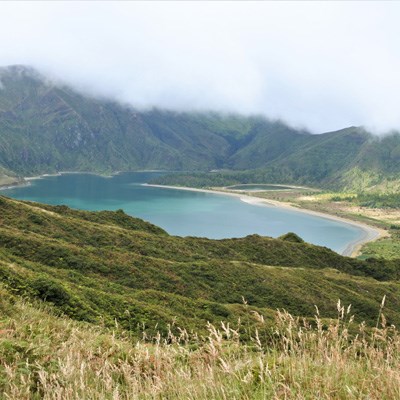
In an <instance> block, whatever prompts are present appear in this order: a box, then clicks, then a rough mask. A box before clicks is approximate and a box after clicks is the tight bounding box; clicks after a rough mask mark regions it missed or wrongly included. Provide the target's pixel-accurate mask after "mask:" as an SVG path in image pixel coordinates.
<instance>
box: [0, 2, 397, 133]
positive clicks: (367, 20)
mask: <svg viewBox="0 0 400 400" xmlns="http://www.w3.org/2000/svg"><path fill="white" fill-rule="evenodd" d="M399 19H400V3H396V2H380V3H379V2H147V3H145V2H68V3H67V2H53V3H50V2H42V3H41V2H13V3H11V2H9V3H1V4H0V35H1V36H0V37H1V38H2V39H1V49H2V51H1V54H0V64H2V65H10V64H27V65H32V66H34V67H36V68H38V69H39V70H40V71H42V72H43V73H44V74H46V75H48V76H50V77H51V78H53V79H56V80H58V81H62V82H64V83H68V84H70V85H73V86H75V87H76V88H78V89H79V90H81V91H85V92H88V93H90V94H93V95H100V96H106V97H111V98H113V99H117V100H119V101H122V102H128V103H130V104H132V105H134V106H136V107H151V106H158V107H164V108H170V109H174V110H218V111H225V112H240V113H245V114H252V113H257V114H263V115H266V116H267V117H270V118H280V119H283V120H285V121H287V122H288V123H290V124H292V125H296V126H302V127H306V128H308V129H311V130H312V131H314V132H316V133H318V132H324V131H329V130H335V129H340V128H343V127H346V126H350V125H364V126H366V127H367V128H369V129H372V130H374V131H376V132H386V131H389V130H392V129H398V130H400V113H399V112H398V104H400V74H399V72H398V71H400V46H398V38H399V37H400V25H399V24H398V21H399Z"/></svg>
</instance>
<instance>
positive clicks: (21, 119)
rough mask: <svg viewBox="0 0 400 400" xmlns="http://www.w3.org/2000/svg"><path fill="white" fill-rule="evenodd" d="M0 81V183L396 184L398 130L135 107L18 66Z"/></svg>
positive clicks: (387, 187) (384, 187) (2, 72)
mask: <svg viewBox="0 0 400 400" xmlns="http://www.w3.org/2000/svg"><path fill="white" fill-rule="evenodd" d="M0 81H1V90H0V184H8V183H10V182H11V181H15V176H27V175H35V174H40V173H52V172H56V171H88V172H89V171H90V172H99V173H110V172H115V171H132V170H141V169H162V170H170V171H186V172H190V176H186V177H174V178H168V179H170V180H169V182H170V183H180V182H184V183H185V184H187V182H189V183H191V184H193V185H194V186H202V185H205V186H207V185H208V186H210V185H213V184H215V183H222V184H229V183H238V182H241V183H246V182H256V183H257V182H279V183H298V184H307V185H314V186H322V187H330V188H335V189H346V190H350V189H352V190H357V191H364V190H373V191H374V190H375V191H393V190H397V189H398V187H399V186H400V179H399V176H400V175H399V174H400V135H399V134H398V133H392V134H391V135H388V136H385V137H383V138H381V139H379V138H376V137H373V136H372V135H371V134H369V133H368V132H366V131H365V130H363V129H362V128H356V127H350V128H346V129H342V130H340V131H337V132H328V133H323V134H320V135H311V134H309V133H307V132H305V131H299V130H296V129H293V128H290V127H288V126H287V125H285V124H284V123H283V122H280V121H269V120H267V119H265V118H263V117H257V116H253V117H245V116H240V115H219V114H217V113H211V112H210V113H179V112H172V111H163V110H157V109H153V110H148V111H140V110H135V109H133V108H131V107H128V106H123V105H120V104H117V103H115V102H112V101H108V100H104V99H95V98H93V97H89V96H85V95H82V94H80V93H78V92H76V91H74V90H73V89H71V88H68V87H65V86H60V85H56V84H53V83H51V82H50V81H48V80H46V79H45V77H43V76H41V75H40V74H39V73H38V72H36V71H34V70H33V69H31V68H28V67H23V66H13V67H4V68H0ZM211 170H220V171H221V172H220V173H219V174H218V175H215V174H209V173H207V172H208V171H211ZM195 171H196V172H200V173H201V174H200V175H198V174H195V175H194V176H193V173H194V172H195ZM13 177H14V178H13Z"/></svg>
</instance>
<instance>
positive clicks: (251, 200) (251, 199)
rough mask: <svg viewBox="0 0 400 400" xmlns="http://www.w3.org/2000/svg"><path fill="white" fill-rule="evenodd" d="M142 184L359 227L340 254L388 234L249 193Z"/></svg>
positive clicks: (352, 253) (354, 254)
mask: <svg viewBox="0 0 400 400" xmlns="http://www.w3.org/2000/svg"><path fill="white" fill-rule="evenodd" d="M142 186H149V187H157V188H161V189H175V190H187V191H192V192H202V193H211V194H219V195H225V196H231V197H236V198H239V200H241V201H243V202H245V203H248V204H252V205H257V206H273V207H279V208H284V209H287V210H291V211H297V212H302V213H304V214H308V215H314V216H316V217H320V218H325V219H329V220H332V221H335V222H342V223H345V224H347V225H351V226H354V227H357V228H359V229H361V231H362V232H363V235H362V237H361V238H359V239H357V240H354V241H353V242H351V243H349V244H348V245H347V247H346V248H345V249H344V250H343V251H342V252H341V253H340V254H341V255H342V256H347V257H353V258H355V257H357V256H358V255H359V253H360V249H361V247H362V246H363V245H364V244H365V243H368V242H373V241H375V240H378V239H381V238H383V237H387V236H388V233H387V232H386V231H385V230H384V229H380V228H376V227H374V226H371V225H368V224H365V223H362V222H356V221H353V220H351V219H349V218H344V217H339V216H336V215H332V214H327V213H322V212H319V211H313V210H307V209H306V208H300V207H296V206H294V205H292V204H288V203H284V202H281V201H277V200H269V199H268V200H267V199H261V198H259V197H255V196H251V195H249V194H244V193H232V192H224V191H222V190H212V189H198V188H190V187H183V186H182V187H180V186H169V185H155V184H149V183H142Z"/></svg>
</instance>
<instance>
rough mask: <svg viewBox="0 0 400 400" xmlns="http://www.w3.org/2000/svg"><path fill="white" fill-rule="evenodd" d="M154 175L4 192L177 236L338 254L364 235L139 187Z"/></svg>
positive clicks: (298, 216)
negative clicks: (292, 240)
mask: <svg viewBox="0 0 400 400" xmlns="http://www.w3.org/2000/svg"><path fill="white" fill-rule="evenodd" d="M154 176H157V174H156V173H148V172H142V173H138V172H136V173H123V174H119V175H115V176H113V177H112V178H104V177H101V176H97V175H90V174H64V175H61V176H52V177H45V178H43V179H38V180H34V181H31V185H29V186H22V187H18V188H13V189H7V190H4V191H2V194H4V195H6V196H10V197H14V198H17V199H21V200H32V201H38V202H42V203H47V204H65V205H68V206H70V207H73V208H79V209H84V210H116V209H119V208H122V209H123V210H124V211H125V212H126V213H127V214H130V215H133V216H135V217H139V218H142V219H145V220H147V221H150V222H152V223H154V224H156V225H158V226H160V227H162V228H163V229H165V230H166V231H167V232H169V233H170V234H172V235H180V236H201V237H208V238H213V239H221V238H231V237H243V236H246V235H250V234H254V233H258V234H260V235H265V236H272V237H277V236H280V235H282V234H284V233H287V232H295V233H297V234H298V235H299V236H301V237H302V238H303V239H304V240H306V241H307V242H310V243H314V244H318V245H322V246H326V247H329V248H331V249H333V250H335V251H337V252H339V253H341V252H342V251H344V249H345V248H346V247H347V246H348V244H350V243H352V242H354V241H356V240H358V239H359V238H361V237H363V236H364V232H363V230H361V229H360V228H357V227H355V226H352V225H348V224H345V223H342V222H336V221H332V220H329V219H325V218H322V217H317V216H312V215H308V214H305V213H301V212H296V211H292V210H287V209H283V208H278V207H274V206H271V207H264V206H256V205H251V204H247V203H245V202H242V201H240V199H239V198H235V197H230V196H226V195H219V194H212V193H202V192H192V191H185V190H174V189H163V188H156V187H149V186H142V183H145V182H148V181H149V180H150V179H151V178H153V177H154Z"/></svg>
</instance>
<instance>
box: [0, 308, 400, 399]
mask: <svg viewBox="0 0 400 400" xmlns="http://www.w3.org/2000/svg"><path fill="white" fill-rule="evenodd" d="M8 306H9V307H11V305H8ZM5 308H6V307H5V306H4V304H3V307H2V308H1V307H0V311H1V310H3V311H4V310H5ZM12 309H13V313H12V314H11V315H10V312H8V315H7V312H5V311H4V312H3V315H2V316H1V317H0V321H1V330H0V373H1V374H0V389H1V390H2V395H1V398H4V399H60V400H61V399H62V400H68V399H115V400H117V399H207V400H209V399H229V400H232V399H346V400H347V399H379V400H380V399H400V337H399V333H398V331H397V330H396V328H395V327H393V326H386V323H385V318H384V315H383V312H382V309H383V304H382V307H381V310H380V311H379V322H378V324H377V327H375V328H373V329H371V328H369V329H368V328H367V327H366V326H365V325H364V324H361V325H360V326H358V327H356V328H355V327H354V323H353V321H352V317H351V309H350V307H347V308H345V307H344V306H342V305H341V304H340V302H339V303H338V318H337V319H336V320H331V321H328V322H327V321H324V320H322V319H321V318H320V317H319V315H318V310H317V312H316V317H315V321H313V322H312V323H310V322H307V321H304V320H302V319H300V318H296V317H293V316H292V315H290V314H288V313H287V312H285V311H278V312H277V314H276V320H275V323H274V325H273V326H267V324H266V323H265V322H264V321H263V318H262V316H261V315H257V318H258V319H259V329H258V330H255V331H254V332H252V334H251V339H250V340H247V341H246V342H245V343H244V342H242V340H241V338H242V337H243V335H245V336H246V338H248V337H249V334H250V332H249V331H246V330H247V328H246V327H244V326H239V327H238V328H232V327H230V326H228V325H225V324H221V326H219V327H215V326H212V325H209V326H208V336H207V337H197V336H196V335H194V334H189V333H188V332H186V331H185V330H181V331H180V334H178V335H176V334H175V335H173V334H172V333H170V335H169V336H168V337H167V338H161V337H160V336H158V337H153V338H147V337H144V338H143V339H141V340H134V339H132V338H130V337H129V335H128V334H124V333H118V334H117V333H112V332H109V331H107V330H105V329H103V328H101V327H93V326H90V325H85V324H81V323H76V322H73V321H70V320H68V319H66V318H59V317H55V316H52V315H51V313H49V310H48V309H47V308H43V306H42V308H41V309H40V308H37V307H32V306H31V305H29V304H27V303H24V302H20V301H17V302H16V303H14V304H12ZM377 311H378V310H377ZM116 332H118V330H117V329H116Z"/></svg>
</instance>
